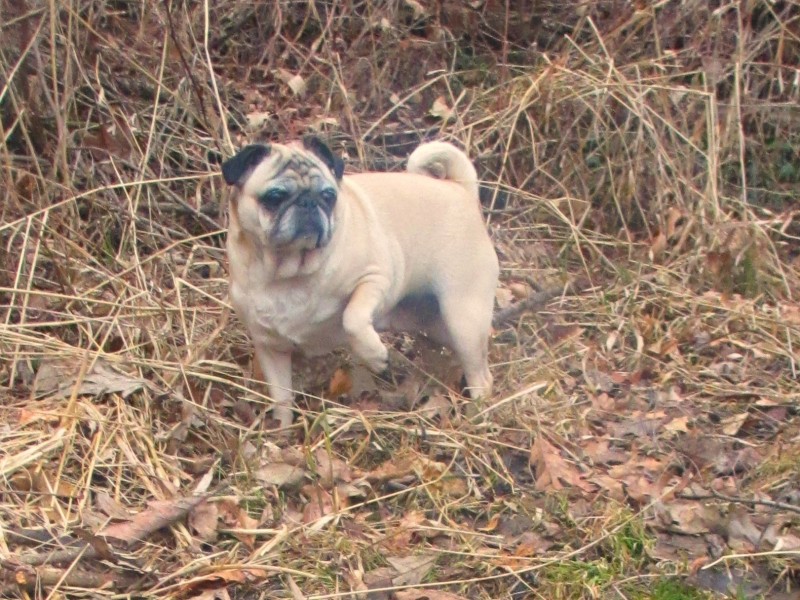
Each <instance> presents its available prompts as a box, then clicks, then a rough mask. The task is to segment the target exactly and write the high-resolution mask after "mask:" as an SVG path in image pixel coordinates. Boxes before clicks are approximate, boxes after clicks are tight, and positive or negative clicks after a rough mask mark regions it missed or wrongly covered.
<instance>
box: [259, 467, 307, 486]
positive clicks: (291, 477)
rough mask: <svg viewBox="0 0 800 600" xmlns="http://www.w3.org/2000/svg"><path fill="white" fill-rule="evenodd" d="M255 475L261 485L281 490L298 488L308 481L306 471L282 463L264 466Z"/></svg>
mask: <svg viewBox="0 0 800 600" xmlns="http://www.w3.org/2000/svg"><path fill="white" fill-rule="evenodd" d="M254 475H255V478H256V479H258V480H259V481H260V482H261V483H263V484H265V485H274V486H276V487H279V488H294V487H298V486H299V485H300V484H301V483H303V481H305V479H306V472H305V470H303V469H301V468H299V467H295V466H293V465H289V464H286V463H280V462H275V463H270V464H268V465H264V466H263V467H261V468H259V469H258V470H257V471H256V472H255V473H254Z"/></svg>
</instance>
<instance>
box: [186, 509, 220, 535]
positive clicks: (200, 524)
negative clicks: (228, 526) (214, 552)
mask: <svg viewBox="0 0 800 600" xmlns="http://www.w3.org/2000/svg"><path fill="white" fill-rule="evenodd" d="M218 516H219V510H218V509H217V505H216V504H214V503H213V502H208V501H204V502H201V503H200V504H198V505H197V506H196V507H195V508H194V510H192V511H191V512H190V513H189V526H190V527H191V528H192V529H194V530H195V531H196V532H197V535H199V536H200V539H201V540H203V541H205V542H212V541H214V540H215V539H217V521H218Z"/></svg>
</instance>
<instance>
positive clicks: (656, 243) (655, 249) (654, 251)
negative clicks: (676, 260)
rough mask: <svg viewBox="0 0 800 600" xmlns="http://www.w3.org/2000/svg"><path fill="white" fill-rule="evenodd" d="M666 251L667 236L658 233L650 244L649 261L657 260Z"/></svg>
mask: <svg viewBox="0 0 800 600" xmlns="http://www.w3.org/2000/svg"><path fill="white" fill-rule="evenodd" d="M666 249H667V236H666V235H664V234H663V233H661V232H659V233H658V234H657V235H656V237H654V238H653V241H652V242H651V243H650V260H651V261H656V260H658V259H659V258H660V257H661V255H662V254H664V251H665V250H666Z"/></svg>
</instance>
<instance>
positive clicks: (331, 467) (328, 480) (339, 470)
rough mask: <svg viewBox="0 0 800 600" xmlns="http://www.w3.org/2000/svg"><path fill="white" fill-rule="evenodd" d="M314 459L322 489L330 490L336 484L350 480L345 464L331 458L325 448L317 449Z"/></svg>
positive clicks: (350, 476) (348, 470) (348, 469)
mask: <svg viewBox="0 0 800 600" xmlns="http://www.w3.org/2000/svg"><path fill="white" fill-rule="evenodd" d="M314 457H315V458H316V460H317V473H318V475H319V483H320V485H321V486H322V487H324V488H331V487H333V484H334V483H336V482H339V481H344V482H349V481H351V480H352V475H351V473H350V467H348V466H347V463H346V462H344V461H343V460H341V459H340V458H336V457H335V456H333V457H332V456H331V455H330V454H329V453H328V451H327V450H326V449H325V448H319V449H318V450H317V451H316V453H315V454H314Z"/></svg>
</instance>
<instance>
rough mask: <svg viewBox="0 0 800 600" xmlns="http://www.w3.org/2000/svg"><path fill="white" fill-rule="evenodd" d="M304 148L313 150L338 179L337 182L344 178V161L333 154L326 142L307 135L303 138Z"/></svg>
mask: <svg viewBox="0 0 800 600" xmlns="http://www.w3.org/2000/svg"><path fill="white" fill-rule="evenodd" d="M303 146H305V148H306V150H311V152H313V153H314V154H316V155H317V156H318V157H319V158H320V159H321V160H322V162H324V163H325V164H326V165H327V166H328V168H329V169H330V170H331V173H333V176H334V177H336V181H339V180H340V179H341V178H342V175H344V161H343V160H342V159H341V158H339V157H338V156H336V155H335V154H334V153H333V152H331V149H330V148H328V145H327V144H326V143H325V142H323V141H322V140H321V139H319V138H318V137H317V136H315V135H307V136H305V137H303Z"/></svg>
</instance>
